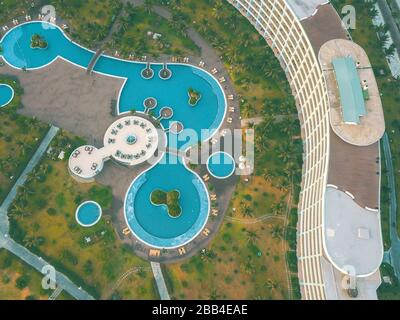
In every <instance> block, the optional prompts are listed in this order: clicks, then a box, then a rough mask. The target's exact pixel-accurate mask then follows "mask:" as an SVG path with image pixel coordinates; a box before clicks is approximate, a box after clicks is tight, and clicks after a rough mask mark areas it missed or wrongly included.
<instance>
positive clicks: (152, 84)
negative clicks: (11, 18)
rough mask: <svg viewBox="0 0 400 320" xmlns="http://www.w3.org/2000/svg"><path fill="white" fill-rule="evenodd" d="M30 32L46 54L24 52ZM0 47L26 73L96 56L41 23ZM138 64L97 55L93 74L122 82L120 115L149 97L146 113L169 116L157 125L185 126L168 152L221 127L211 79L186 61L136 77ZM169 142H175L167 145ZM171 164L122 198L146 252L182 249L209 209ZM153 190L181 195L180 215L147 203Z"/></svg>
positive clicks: (220, 101) (218, 94)
mask: <svg viewBox="0 0 400 320" xmlns="http://www.w3.org/2000/svg"><path fill="white" fill-rule="evenodd" d="M34 34H39V35H41V36H42V37H43V38H44V40H45V41H47V43H48V47H47V48H46V49H34V48H31V46H30V41H31V37H32V35H34ZM0 45H1V46H2V48H3V52H2V54H1V55H2V56H3V59H4V60H5V62H6V63H7V64H9V65H10V66H12V67H14V68H19V69H29V70H35V69H39V68H43V67H46V66H47V65H49V64H51V63H52V62H53V61H55V60H56V59H57V58H61V59H64V60H67V61H69V62H70V63H72V64H74V65H77V66H79V67H81V68H87V66H88V65H89V63H90V61H91V59H92V58H93V56H94V54H95V53H94V52H93V51H91V50H88V49H85V48H83V47H82V46H80V45H78V44H76V43H74V42H72V41H71V40H69V39H68V38H67V37H66V36H65V34H64V33H63V31H62V30H61V29H60V28H58V27H55V26H53V25H50V24H49V23H45V22H30V23H25V24H21V25H19V26H17V27H15V28H13V29H12V30H10V31H9V32H8V33H6V34H5V35H4V37H3V38H2V39H1V40H0ZM145 67H146V64H145V63H139V62H132V61H126V60H122V59H117V58H114V57H110V56H105V55H103V56H100V58H99V60H98V61H97V63H96V65H95V67H94V72H96V73H101V74H104V75H106V76H110V77H118V78H123V79H125V82H124V85H123V87H122V88H121V90H120V93H119V98H118V108H119V113H124V112H129V111H130V110H132V108H133V109H135V110H136V111H144V106H143V102H144V100H145V99H146V98H148V97H154V98H155V99H156V100H157V102H158V103H157V107H156V108H155V109H154V110H152V111H153V112H154V113H155V114H159V112H160V110H161V109H162V108H164V107H167V106H168V107H170V108H171V109H172V111H173V112H172V117H171V118H169V119H168V120H161V124H162V125H163V126H164V127H165V128H168V127H169V125H170V123H177V122H179V123H181V124H182V125H183V127H184V128H185V129H191V130H192V133H194V135H193V134H190V135H187V132H182V133H179V134H177V135H175V134H173V133H171V134H170V135H168V144H169V147H172V148H177V149H178V148H180V147H182V146H185V148H187V147H189V146H190V145H195V144H197V143H198V141H199V140H206V139H208V138H210V137H211V136H212V135H213V134H214V133H215V131H216V130H217V129H218V128H219V127H220V125H221V124H222V121H223V119H224V117H225V113H226V109H227V103H226V99H225V94H224V92H223V89H222V87H221V86H220V84H219V83H218V81H217V80H216V79H215V78H214V77H213V76H211V74H209V73H208V72H206V71H205V70H202V69H200V68H197V67H195V66H191V65H187V64H168V69H169V70H170V71H171V72H172V77H171V78H169V79H168V80H163V79H161V78H160V76H159V71H160V70H161V68H162V65H161V64H151V65H150V67H151V68H152V69H153V71H154V76H153V77H151V79H144V78H143V77H142V75H141V72H142V70H143V69H144V68H145ZM189 88H193V89H194V90H196V91H198V92H200V93H201V97H202V98H201V100H200V101H199V102H198V104H197V105H196V106H195V107H193V106H190V105H189V102H188V90H189ZM204 130H206V132H204ZM189 136H191V137H192V140H189V139H190V138H189ZM176 137H178V139H179V140H178V141H177V142H176V143H173V141H175V138H176ZM193 137H194V138H193ZM172 138H174V139H172ZM170 160H173V161H170ZM175 160H179V159H177V158H176V156H173V155H172V154H168V153H167V154H165V155H164V158H163V161H161V162H165V161H166V162H167V164H163V163H161V162H160V163H159V164H157V165H155V166H154V167H153V168H152V169H151V170H149V171H147V172H145V173H143V174H141V175H140V176H139V177H138V178H137V179H135V180H134V182H133V183H132V185H131V187H130V189H129V190H128V192H127V195H126V199H125V218H126V222H127V224H128V226H129V228H130V229H131V231H132V232H133V233H134V234H135V235H136V236H137V237H138V238H139V239H140V240H142V241H143V242H145V243H147V244H149V245H151V246H153V247H160V248H174V247H178V246H181V245H183V244H185V243H187V242H188V241H190V240H191V239H193V238H194V237H195V236H196V235H197V234H199V233H200V231H201V230H202V228H203V227H204V226H205V223H206V222H207V218H208V213H209V206H210V204H209V197H208V192H207V189H206V187H205V185H204V184H203V182H202V181H201V180H200V178H199V177H198V176H197V175H196V174H194V173H193V172H192V171H190V170H189V169H188V168H186V167H185V166H184V165H183V164H182V163H180V161H175ZM174 161H175V162H176V163H174ZM154 188H159V189H162V190H166V191H169V190H171V189H174V190H178V191H179V192H180V199H179V201H180V205H181V208H182V213H181V215H180V216H179V217H177V218H173V217H171V216H169V215H168V213H167V212H166V211H167V209H166V207H165V206H155V205H153V204H152V203H151V202H150V194H151V192H152V191H153V189H154ZM91 207H92V209H93V210H94V207H93V206H91ZM88 208H90V207H89V205H88ZM82 212H84V211H82ZM77 214H78V213H77ZM82 214H83V213H82ZM86 219H87V220H86ZM93 219H94V218H93V217H92V215H89V214H86V213H85V214H83V215H82V216H79V217H78V216H77V220H78V221H80V223H81V224H82V225H84V224H85V223H89V224H90V221H92V220H93Z"/></svg>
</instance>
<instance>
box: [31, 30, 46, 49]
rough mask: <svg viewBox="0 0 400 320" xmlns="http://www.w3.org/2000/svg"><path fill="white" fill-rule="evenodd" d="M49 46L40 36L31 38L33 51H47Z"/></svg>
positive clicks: (35, 35)
mask: <svg viewBox="0 0 400 320" xmlns="http://www.w3.org/2000/svg"><path fill="white" fill-rule="evenodd" d="M47 46H48V43H47V41H46V40H45V39H44V38H43V37H42V36H41V35H40V34H37V33H35V34H33V35H32V38H31V48H32V49H46V48H47Z"/></svg>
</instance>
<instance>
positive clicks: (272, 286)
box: [264, 279, 278, 291]
mask: <svg viewBox="0 0 400 320" xmlns="http://www.w3.org/2000/svg"><path fill="white" fill-rule="evenodd" d="M264 287H265V288H267V289H268V290H270V291H273V290H275V289H277V288H278V284H277V283H276V282H275V281H273V280H271V279H268V280H267V281H266V282H265V283H264Z"/></svg>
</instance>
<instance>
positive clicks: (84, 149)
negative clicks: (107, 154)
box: [68, 145, 104, 179]
mask: <svg viewBox="0 0 400 320" xmlns="http://www.w3.org/2000/svg"><path fill="white" fill-rule="evenodd" d="M68 166H69V169H70V170H71V171H72V172H73V173H74V174H75V175H77V176H78V177H80V178H83V179H92V178H94V177H95V176H96V175H98V174H99V173H100V171H101V170H102V169H103V166H104V154H103V152H102V149H97V148H96V147H93V146H89V145H85V146H80V147H79V148H77V149H75V151H74V152H73V153H72V154H71V156H70V157H69V161H68Z"/></svg>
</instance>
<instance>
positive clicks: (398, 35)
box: [378, 0, 400, 54]
mask: <svg viewBox="0 0 400 320" xmlns="http://www.w3.org/2000/svg"><path fill="white" fill-rule="evenodd" d="M378 6H379V9H381V12H382V15H383V19H384V20H385V23H386V25H387V26H388V27H389V31H390V34H391V36H392V39H393V43H394V45H395V46H396V49H397V52H398V53H399V54H400V31H399V29H398V28H397V25H396V22H395V20H394V18H393V15H392V12H391V10H390V7H389V5H388V4H387V2H386V0H378Z"/></svg>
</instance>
